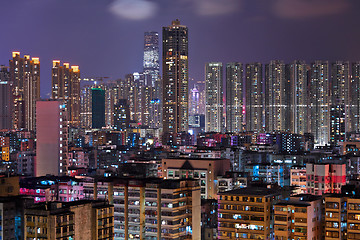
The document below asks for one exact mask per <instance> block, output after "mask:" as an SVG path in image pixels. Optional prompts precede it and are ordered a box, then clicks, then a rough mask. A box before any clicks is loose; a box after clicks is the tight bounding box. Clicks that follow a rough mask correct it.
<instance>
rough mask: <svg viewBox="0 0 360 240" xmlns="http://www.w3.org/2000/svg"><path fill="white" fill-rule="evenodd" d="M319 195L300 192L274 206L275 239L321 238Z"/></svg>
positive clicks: (318, 239)
mask: <svg viewBox="0 0 360 240" xmlns="http://www.w3.org/2000/svg"><path fill="white" fill-rule="evenodd" d="M321 213H322V203H321V197H319V196H314V195H309V194H300V195H295V196H292V197H290V200H287V201H280V202H279V203H277V204H275V206H274V236H275V239H276V240H288V239H298V240H301V239H313V240H320V239H322V238H321V237H322V215H321Z"/></svg>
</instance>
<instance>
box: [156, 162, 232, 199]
mask: <svg viewBox="0 0 360 240" xmlns="http://www.w3.org/2000/svg"><path fill="white" fill-rule="evenodd" d="M229 170H230V160H229V159H225V158H168V159H163V160H162V176H163V177H164V179H198V181H199V184H200V189H201V198H202V199H216V194H217V192H218V184H217V180H218V176H223V175H224V174H225V173H226V171H229Z"/></svg>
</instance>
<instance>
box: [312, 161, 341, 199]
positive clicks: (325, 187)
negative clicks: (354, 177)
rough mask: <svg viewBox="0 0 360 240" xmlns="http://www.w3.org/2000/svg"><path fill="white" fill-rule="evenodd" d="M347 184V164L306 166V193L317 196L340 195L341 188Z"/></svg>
mask: <svg viewBox="0 0 360 240" xmlns="http://www.w3.org/2000/svg"><path fill="white" fill-rule="evenodd" d="M345 184H346V165H345V164H334V163H318V164H313V163H308V164H306V193H308V194H315V195H322V194H325V193H340V191H341V187H342V186H343V185H345Z"/></svg>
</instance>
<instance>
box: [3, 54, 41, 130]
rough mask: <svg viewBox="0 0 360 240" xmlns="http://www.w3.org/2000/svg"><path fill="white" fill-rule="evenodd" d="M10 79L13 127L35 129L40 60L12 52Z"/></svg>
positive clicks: (38, 95)
mask: <svg viewBox="0 0 360 240" xmlns="http://www.w3.org/2000/svg"><path fill="white" fill-rule="evenodd" d="M12 57H13V58H12V59H11V60H10V61H9V65H10V81H11V82H12V83H13V88H12V95H13V116H12V120H13V128H15V129H19V128H26V129H28V130H35V126H36V123H35V119H36V118H35V114H36V101H37V100H39V99H40V61H39V58H32V59H31V60H30V56H29V55H24V58H21V57H20V52H13V53H12Z"/></svg>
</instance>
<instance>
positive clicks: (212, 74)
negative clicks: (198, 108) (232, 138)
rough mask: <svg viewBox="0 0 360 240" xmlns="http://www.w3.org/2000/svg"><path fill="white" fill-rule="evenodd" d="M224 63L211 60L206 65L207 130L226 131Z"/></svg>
mask: <svg viewBox="0 0 360 240" xmlns="http://www.w3.org/2000/svg"><path fill="white" fill-rule="evenodd" d="M223 95H224V92H223V65H222V63H221V62H211V63H207V64H206V65H205V99H206V100H205V104H206V105H205V132H223V131H224V125H225V124H224V116H223V111H224V107H223V106H224V104H223Z"/></svg>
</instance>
